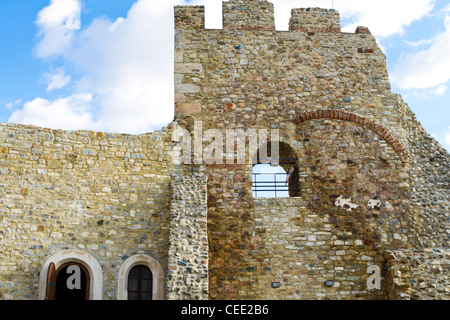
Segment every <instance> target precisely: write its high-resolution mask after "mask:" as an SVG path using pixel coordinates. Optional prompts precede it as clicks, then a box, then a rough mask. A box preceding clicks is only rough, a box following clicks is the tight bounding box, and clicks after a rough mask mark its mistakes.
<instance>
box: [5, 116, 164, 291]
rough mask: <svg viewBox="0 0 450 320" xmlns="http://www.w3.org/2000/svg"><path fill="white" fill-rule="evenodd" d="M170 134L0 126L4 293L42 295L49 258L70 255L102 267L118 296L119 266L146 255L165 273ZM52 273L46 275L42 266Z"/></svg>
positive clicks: (107, 286) (107, 283) (106, 286)
mask: <svg viewBox="0 0 450 320" xmlns="http://www.w3.org/2000/svg"><path fill="white" fill-rule="evenodd" d="M170 144H171V135H170V134H168V129H167V128H164V129H163V130H162V131H159V132H154V133H152V134H145V135H140V136H132V135H121V134H108V133H102V132H92V131H62V130H51V129H44V128H38V127H34V126H25V125H14V124H8V125H1V126H0V179H1V181H0V203H1V205H0V225H1V228H0V297H1V299H38V293H39V275H40V272H41V271H42V270H41V269H42V267H43V265H44V262H45V261H46V260H47V259H49V258H50V257H51V256H53V255H54V254H56V253H58V252H60V251H62V250H65V249H76V250H80V251H83V252H86V253H89V254H90V255H91V256H92V257H94V258H95V259H96V260H97V261H98V263H99V264H100V266H101V267H102V270H103V286H104V287H103V298H104V299H115V298H116V297H117V278H118V272H119V268H120V267H121V265H122V263H123V262H124V261H125V260H126V259H127V258H128V257H130V256H133V255H134V254H138V253H140V254H147V255H149V256H151V257H152V258H154V259H155V260H156V261H158V262H159V264H160V265H161V266H162V268H163V269H164V273H166V272H167V264H168V258H167V254H168V245H169V228H170V217H169V212H170V201H171V195H170V194H171V187H170V186H171V174H170V170H169V169H170V167H171V165H172V162H171V161H170V160H171V157H170V156H169V151H171V146H170ZM44 272H46V270H44Z"/></svg>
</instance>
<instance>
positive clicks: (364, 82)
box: [175, 0, 450, 299]
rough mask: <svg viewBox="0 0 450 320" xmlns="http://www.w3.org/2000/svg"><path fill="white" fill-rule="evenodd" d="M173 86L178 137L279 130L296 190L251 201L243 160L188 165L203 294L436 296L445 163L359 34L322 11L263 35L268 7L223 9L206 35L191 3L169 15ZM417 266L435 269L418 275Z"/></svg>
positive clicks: (368, 39) (239, 2) (253, 4)
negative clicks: (202, 236)
mask: <svg viewBox="0 0 450 320" xmlns="http://www.w3.org/2000/svg"><path fill="white" fill-rule="evenodd" d="M175 81H176V83H175V113H176V116H175V120H176V122H177V123H178V124H181V125H182V126H184V127H186V128H193V125H194V123H195V122H197V123H201V124H202V130H203V132H205V131H207V130H208V129H214V130H219V131H220V132H221V133H222V135H223V136H225V134H226V131H227V130H230V129H232V130H243V131H244V132H249V131H248V130H251V129H256V130H265V129H269V130H270V129H272V130H273V129H277V130H279V132H280V158H287V159H290V162H289V163H285V164H282V166H283V168H284V169H285V170H286V172H288V171H290V172H293V174H292V175H291V176H290V180H289V187H290V188H291V185H294V184H295V186H299V189H300V190H299V191H298V192H297V193H295V192H290V197H284V198H269V199H267V198H265V199H262V198H255V197H254V196H253V194H252V168H253V165H251V164H238V163H237V161H235V162H234V163H232V164H231V163H229V162H226V163H225V162H220V161H219V162H215V163H209V164H206V165H204V167H203V166H199V168H201V169H200V170H204V172H205V174H206V176H207V179H208V180H207V181H208V182H207V188H208V191H207V202H208V204H207V207H208V213H207V215H208V231H207V232H208V240H209V298H210V299H235V298H238V299H318V298H319V299H320V298H331V299H387V298H392V299H398V298H405V297H406V298H407V297H411V296H412V297H413V298H418V299H420V298H426V297H428V296H427V294H425V293H424V292H425V291H420V290H419V289H418V286H417V285H416V284H417V283H418V282H417V281H418V280H417V279H419V278H420V279H421V281H422V282H423V281H425V282H426V283H428V284H431V283H432V282H433V281H437V279H440V281H441V283H440V285H441V287H445V286H447V288H446V289H442V288H441V290H438V291H439V293H437V292H435V293H434V294H435V295H434V296H433V295H432V296H433V297H436V296H443V295H446V296H447V297H448V280H446V279H447V276H444V277H442V276H443V274H445V272H446V271H447V272H448V263H447V264H446V262H445V255H446V254H447V253H448V251H447V248H448V244H449V226H448V215H449V198H448V191H449V186H450V180H449V176H448V170H449V155H448V153H447V151H446V150H445V149H443V148H442V147H441V146H440V145H439V144H438V143H437V142H436V141H435V140H434V139H433V138H432V137H430V135H429V134H428V133H426V132H425V130H424V129H423V128H422V126H421V125H420V123H419V122H418V121H417V120H416V118H415V116H414V114H413V113H412V112H411V110H410V108H409V107H408V106H407V105H406V104H405V103H404V102H403V100H402V98H401V97H400V96H399V95H398V94H395V93H393V92H391V90H390V82H389V75H388V72H387V68H386V59H385V56H384V54H383V53H382V52H381V50H380V48H379V46H378V45H377V43H376V40H375V38H374V37H373V36H372V35H371V33H370V31H369V29H368V28H367V27H358V28H357V29H356V30H355V32H354V33H343V32H341V27H340V18H339V13H338V12H337V11H336V10H332V9H331V10H330V9H320V8H302V9H293V10H292V17H291V20H290V23H289V31H287V32H286V31H276V30H275V24H274V11H273V5H272V4H271V3H270V2H268V1H257V0H249V1H243V0H230V1H228V2H223V29H222V30H208V29H205V27H204V8H203V7H202V6H182V7H176V8H175ZM191 130H192V129H191ZM215 132H216V133H217V132H218V131H215ZM216 136H219V135H218V134H216ZM207 140H208V141H209V142H211V141H213V140H212V139H207ZM259 143H260V144H261V145H262V144H263V143H264V142H263V141H260V142H259ZM206 144H207V143H206ZM236 144H237V142H236ZM223 151H224V152H225V150H223ZM226 152H227V153H228V149H227V150H226ZM235 160H236V159H235ZM193 167H195V166H190V168H191V169H192V168H193ZM447 258H448V256H447ZM418 261H420V264H419V265H418ZM424 261H428V262H430V261H435V262H436V261H440V263H442V264H439V263H438V265H439V266H438V265H436V266H435V268H436V272H437V273H435V274H433V275H432V274H430V273H428V272H427V271H426V270H427V268H429V266H428V262H424ZM447 261H448V260H447ZM433 263H434V262H433ZM371 266H372V268H377V267H378V269H379V270H380V273H381V275H380V277H381V280H380V281H381V284H380V288H378V289H374V290H370V289H368V284H367V283H368V279H369V277H371V272H370V271H368V270H370V268H369V267H371ZM426 266H427V267H426ZM431 268H434V267H431ZM441 277H442V278H441ZM369 281H371V280H370V279H369Z"/></svg>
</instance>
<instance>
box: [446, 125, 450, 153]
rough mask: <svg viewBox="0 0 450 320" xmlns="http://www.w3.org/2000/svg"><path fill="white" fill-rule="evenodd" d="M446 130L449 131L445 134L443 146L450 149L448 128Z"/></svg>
mask: <svg viewBox="0 0 450 320" xmlns="http://www.w3.org/2000/svg"><path fill="white" fill-rule="evenodd" d="M448 130H449V131H447V132H446V133H445V144H446V145H447V147H449V148H450V127H448Z"/></svg>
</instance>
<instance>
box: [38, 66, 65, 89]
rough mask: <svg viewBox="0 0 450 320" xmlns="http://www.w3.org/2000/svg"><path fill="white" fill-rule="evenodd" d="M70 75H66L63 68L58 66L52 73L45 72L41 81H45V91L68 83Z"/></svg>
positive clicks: (62, 86)
mask: <svg viewBox="0 0 450 320" xmlns="http://www.w3.org/2000/svg"><path fill="white" fill-rule="evenodd" d="M70 80H71V77H70V76H69V75H66V72H65V70H64V68H58V69H56V70H55V72H53V73H45V74H44V79H43V80H42V81H43V82H45V83H47V92H49V91H52V90H55V89H62V88H64V87H65V86H67V85H68V84H69V83H70Z"/></svg>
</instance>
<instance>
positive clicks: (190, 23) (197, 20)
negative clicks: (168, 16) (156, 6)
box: [174, 6, 205, 30]
mask: <svg viewBox="0 0 450 320" xmlns="http://www.w3.org/2000/svg"><path fill="white" fill-rule="evenodd" d="M174 15H175V29H184V30H198V29H205V7H204V6H175V8H174Z"/></svg>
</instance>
